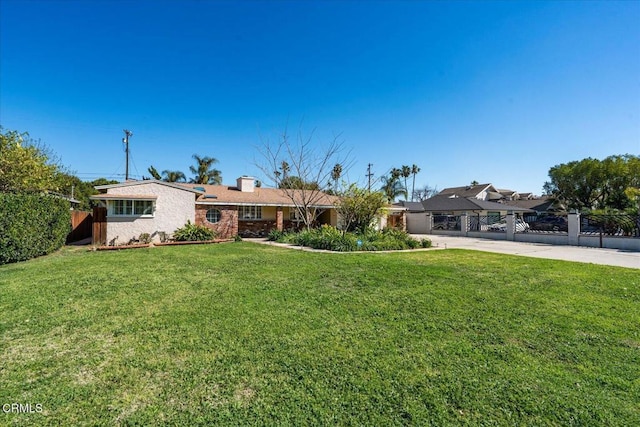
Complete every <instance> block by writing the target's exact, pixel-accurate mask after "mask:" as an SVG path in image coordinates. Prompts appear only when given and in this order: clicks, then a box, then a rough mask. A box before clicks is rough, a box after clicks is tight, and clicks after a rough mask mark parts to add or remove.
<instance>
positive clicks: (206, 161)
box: [189, 154, 222, 185]
mask: <svg viewBox="0 0 640 427" xmlns="http://www.w3.org/2000/svg"><path fill="white" fill-rule="evenodd" d="M193 159H194V160H195V161H196V164H195V165H194V166H189V170H190V171H191V173H192V174H194V177H193V178H192V179H191V182H192V183H194V184H216V185H219V184H222V174H221V172H220V171H219V170H218V169H214V168H213V165H214V164H216V163H218V159H216V158H214V157H208V156H205V157H202V156H199V155H197V154H194V155H193Z"/></svg>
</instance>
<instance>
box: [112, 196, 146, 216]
mask: <svg viewBox="0 0 640 427" xmlns="http://www.w3.org/2000/svg"><path fill="white" fill-rule="evenodd" d="M111 206H112V208H111V215H114V216H134V215H147V216H152V215H153V201H151V200H114V201H113V202H112V205H111Z"/></svg>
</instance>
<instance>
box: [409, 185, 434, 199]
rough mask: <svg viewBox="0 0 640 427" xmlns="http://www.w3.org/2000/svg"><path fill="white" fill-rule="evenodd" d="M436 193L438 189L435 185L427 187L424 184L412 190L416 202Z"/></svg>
mask: <svg viewBox="0 0 640 427" xmlns="http://www.w3.org/2000/svg"><path fill="white" fill-rule="evenodd" d="M436 194H438V189H437V188H435V187H433V188H432V187H429V186H428V185H425V186H424V187H422V188H417V189H415V190H414V191H413V198H414V199H415V200H417V201H418V202H422V201H423V200H427V199H429V198H431V197H433V196H435V195H436Z"/></svg>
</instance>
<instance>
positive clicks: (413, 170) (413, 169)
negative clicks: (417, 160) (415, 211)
mask: <svg viewBox="0 0 640 427" xmlns="http://www.w3.org/2000/svg"><path fill="white" fill-rule="evenodd" d="M418 172H420V168H419V167H418V165H416V164H414V165H413V166H411V174H412V175H413V184H411V201H412V202H413V193H414V192H415V191H416V175H417V174H418Z"/></svg>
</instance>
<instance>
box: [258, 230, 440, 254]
mask: <svg viewBox="0 0 640 427" xmlns="http://www.w3.org/2000/svg"><path fill="white" fill-rule="evenodd" d="M268 240H271V241H275V242H278V243H290V244H293V245H299V246H308V247H311V248H314V249H325V250H330V251H337V252H353V251H393V250H405V249H417V248H429V247H431V240H429V239H422V240H420V241H418V240H416V239H414V238H413V237H411V236H410V235H409V234H407V233H406V232H405V231H402V230H394V229H385V230H383V231H376V230H367V231H366V232H364V233H358V234H356V233H349V232H344V231H341V230H338V229H337V228H335V227H330V226H326V225H324V226H322V227H321V228H316V229H310V230H303V231H300V232H282V231H278V230H273V231H272V232H271V233H269V236H268Z"/></svg>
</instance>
